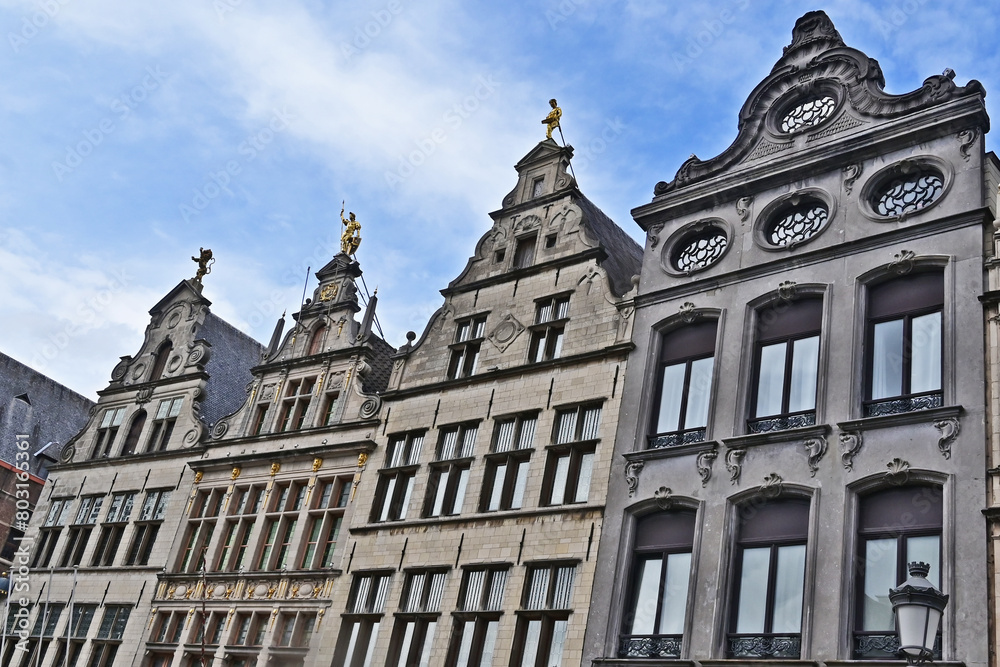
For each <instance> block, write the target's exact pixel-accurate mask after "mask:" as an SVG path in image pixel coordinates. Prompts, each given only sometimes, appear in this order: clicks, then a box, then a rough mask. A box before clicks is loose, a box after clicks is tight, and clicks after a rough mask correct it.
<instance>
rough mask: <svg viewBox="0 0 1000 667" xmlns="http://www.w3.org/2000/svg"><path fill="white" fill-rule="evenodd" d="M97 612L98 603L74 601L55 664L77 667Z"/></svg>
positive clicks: (58, 639)
mask: <svg viewBox="0 0 1000 667" xmlns="http://www.w3.org/2000/svg"><path fill="white" fill-rule="evenodd" d="M96 613H97V605H96V604H88V603H83V604H81V603H79V602H74V603H73V612H72V617H71V619H70V621H69V623H70V628H69V632H61V633H60V635H62V636H61V637H59V638H57V640H56V641H58V642H59V651H58V652H57V653H56V659H55V660H53V661H52V664H53V665H69V666H70V667H76V664H77V662H78V661H79V659H80V653H81V652H82V651H83V645H84V643H85V642H86V641H87V633H88V632H89V631H90V624H91V623H92V622H93V620H94V615H95V614H96ZM67 636H68V637H69V656H67V655H66V639H67ZM8 664H9V663H8Z"/></svg>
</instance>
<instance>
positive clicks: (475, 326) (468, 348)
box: [448, 315, 486, 380]
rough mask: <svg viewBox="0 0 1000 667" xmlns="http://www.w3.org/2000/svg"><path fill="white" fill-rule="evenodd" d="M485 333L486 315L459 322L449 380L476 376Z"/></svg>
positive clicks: (449, 367)
mask: <svg viewBox="0 0 1000 667" xmlns="http://www.w3.org/2000/svg"><path fill="white" fill-rule="evenodd" d="M485 331H486V316H485V315H478V316H476V317H471V318H468V319H464V320H459V321H458V328H457V329H456V330H455V342H454V343H452V345H451V361H450V362H449V363H448V379H449V380H454V379H455V378H464V377H469V376H470V375H473V374H475V372H476V367H477V366H478V364H479V351H480V348H481V346H482V342H483V337H484V336H485V335H486V334H485Z"/></svg>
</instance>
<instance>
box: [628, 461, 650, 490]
mask: <svg viewBox="0 0 1000 667" xmlns="http://www.w3.org/2000/svg"><path fill="white" fill-rule="evenodd" d="M645 465H646V464H645V463H643V462H642V461H629V462H628V463H626V464H625V485H626V486H627V487H628V497H629V498H632V497H634V496H635V492H636V490H637V489H638V488H639V473H641V472H642V468H643V466H645Z"/></svg>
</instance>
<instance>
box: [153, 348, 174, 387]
mask: <svg viewBox="0 0 1000 667" xmlns="http://www.w3.org/2000/svg"><path fill="white" fill-rule="evenodd" d="M173 350H174V344H173V343H171V342H170V341H169V340H165V341H163V344H162V345H160V347H159V349H157V350H156V359H155V360H154V361H153V372H151V373H150V374H149V381H150V382H153V381H155V380H159V379H160V377H161V376H162V375H163V369H164V368H165V367H166V365H167V359H169V358H170V353H171V352H173Z"/></svg>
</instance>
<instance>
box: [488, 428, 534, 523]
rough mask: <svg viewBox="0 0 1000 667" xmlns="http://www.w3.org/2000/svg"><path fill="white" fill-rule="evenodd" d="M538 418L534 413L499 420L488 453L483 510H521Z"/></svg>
mask: <svg viewBox="0 0 1000 667" xmlns="http://www.w3.org/2000/svg"><path fill="white" fill-rule="evenodd" d="M537 421H538V417H537V415H534V414H531V415H521V416H517V417H501V418H499V419H497V420H496V425H495V427H494V431H493V446H492V448H491V452H490V453H489V454H487V455H486V473H485V475H484V477H483V490H482V495H481V496H480V497H479V511H480V512H492V511H493V510H510V509H520V508H521V506H522V505H523V504H524V491H525V489H526V488H527V485H528V464H529V463H530V462H531V452H532V451H533V450H534V446H535V424H536V423H537Z"/></svg>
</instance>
